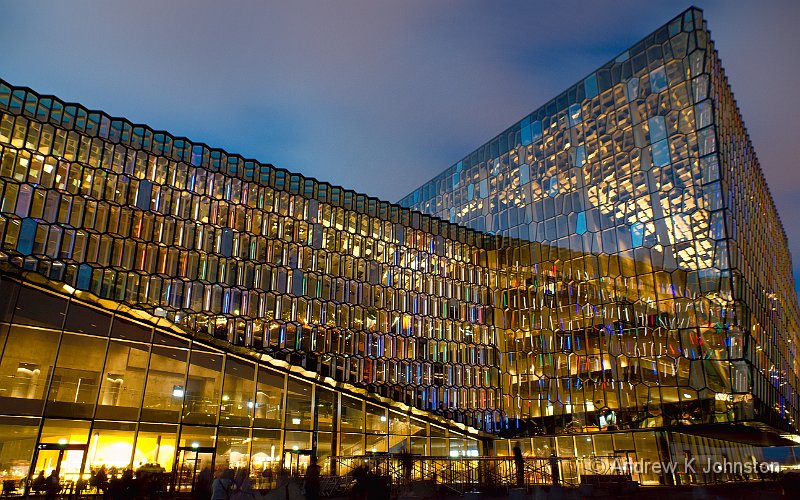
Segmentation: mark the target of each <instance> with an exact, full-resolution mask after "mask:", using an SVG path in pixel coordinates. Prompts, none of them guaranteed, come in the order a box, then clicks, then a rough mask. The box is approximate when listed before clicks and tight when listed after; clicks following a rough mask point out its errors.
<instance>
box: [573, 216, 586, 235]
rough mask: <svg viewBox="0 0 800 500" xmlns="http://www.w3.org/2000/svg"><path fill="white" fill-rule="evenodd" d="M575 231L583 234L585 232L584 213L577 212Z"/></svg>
mask: <svg viewBox="0 0 800 500" xmlns="http://www.w3.org/2000/svg"><path fill="white" fill-rule="evenodd" d="M575 232H576V233H578V234H583V233H585V232H586V213H585V212H581V213H579V214H578V219H577V221H576V222H575Z"/></svg>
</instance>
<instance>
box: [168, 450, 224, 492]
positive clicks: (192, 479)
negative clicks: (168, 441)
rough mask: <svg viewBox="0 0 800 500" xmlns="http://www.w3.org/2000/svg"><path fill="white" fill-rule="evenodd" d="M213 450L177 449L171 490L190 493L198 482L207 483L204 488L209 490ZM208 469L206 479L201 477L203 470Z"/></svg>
mask: <svg viewBox="0 0 800 500" xmlns="http://www.w3.org/2000/svg"><path fill="white" fill-rule="evenodd" d="M214 451H215V450H214V448H213V447H207V448H206V447H196V448H194V447H191V446H181V447H179V448H178V461H177V467H175V473H174V475H173V478H174V479H173V488H174V491H176V492H192V491H194V489H195V487H196V486H197V482H198V480H204V481H207V482H208V484H207V485H205V486H206V487H208V488H209V491H210V488H211V480H212V479H213V477H214V473H213V471H214ZM206 467H208V477H204V475H201V472H202V471H203V469H205V468H206Z"/></svg>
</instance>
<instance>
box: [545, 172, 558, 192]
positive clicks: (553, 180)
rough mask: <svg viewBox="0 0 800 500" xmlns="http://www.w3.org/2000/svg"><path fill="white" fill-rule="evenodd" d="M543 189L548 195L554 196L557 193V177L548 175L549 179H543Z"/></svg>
mask: <svg viewBox="0 0 800 500" xmlns="http://www.w3.org/2000/svg"><path fill="white" fill-rule="evenodd" d="M545 186H546V187H545V189H546V190H547V194H548V195H550V196H555V195H557V194H558V177H556V176H555V175H554V176H553V177H550V179H548V180H546V181H545Z"/></svg>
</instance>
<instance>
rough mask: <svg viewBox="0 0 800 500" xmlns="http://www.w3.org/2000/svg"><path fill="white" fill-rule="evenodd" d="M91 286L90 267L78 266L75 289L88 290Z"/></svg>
mask: <svg viewBox="0 0 800 500" xmlns="http://www.w3.org/2000/svg"><path fill="white" fill-rule="evenodd" d="M91 284H92V266H90V265H89V264H81V265H80V266H78V279H77V280H76V282H75V288H77V289H78V290H88V289H89V287H90V286H91Z"/></svg>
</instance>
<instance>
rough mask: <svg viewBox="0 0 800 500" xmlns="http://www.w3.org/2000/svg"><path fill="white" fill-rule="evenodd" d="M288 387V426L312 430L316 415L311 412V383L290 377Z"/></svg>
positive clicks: (288, 427) (289, 427)
mask: <svg viewBox="0 0 800 500" xmlns="http://www.w3.org/2000/svg"><path fill="white" fill-rule="evenodd" d="M287 387H288V392H287V393H286V428H287V429H305V430H311V425H312V424H313V423H314V416H313V415H312V414H311V384H309V383H308V382H303V381H301V380H297V379H294V378H291V377H289V384H288V386H287ZM287 439H288V438H287ZM287 446H288V445H287Z"/></svg>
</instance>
